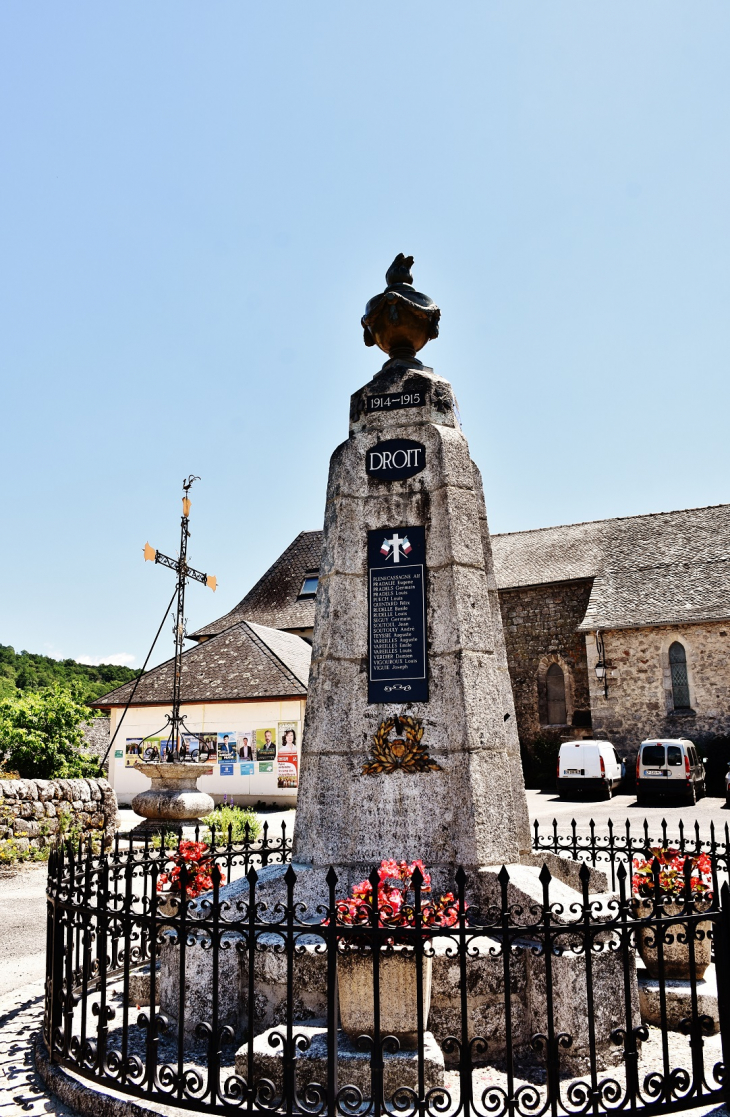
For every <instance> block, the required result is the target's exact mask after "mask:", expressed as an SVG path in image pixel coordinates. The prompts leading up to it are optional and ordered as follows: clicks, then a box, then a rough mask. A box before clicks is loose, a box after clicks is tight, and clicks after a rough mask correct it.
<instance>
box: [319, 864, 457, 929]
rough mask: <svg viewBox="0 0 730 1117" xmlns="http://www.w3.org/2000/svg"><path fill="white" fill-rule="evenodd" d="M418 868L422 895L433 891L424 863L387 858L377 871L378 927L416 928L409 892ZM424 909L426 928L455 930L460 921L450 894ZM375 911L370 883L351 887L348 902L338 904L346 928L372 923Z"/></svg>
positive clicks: (422, 907) (339, 918)
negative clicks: (421, 881) (421, 880)
mask: <svg viewBox="0 0 730 1117" xmlns="http://www.w3.org/2000/svg"><path fill="white" fill-rule="evenodd" d="M416 869H419V870H420V872H421V874H422V877H423V883H422V885H421V893H422V894H423V893H429V892H430V891H431V877H430V875H429V874H428V873H427V872H426V868H425V865H424V864H423V861H412V862H411V863H410V864H409V863H408V862H407V861H395V860H394V859H392V858H390V859H385V860H383V861H381V862H380V867H379V869H378V895H377V906H378V925H379V926H380V927H415V925H416V913H415V909H414V906H413V901H412V900H409V893H410V892H415V889H414V888H413V874H414V873H415V871H416ZM428 899H429V902H428V903H427V904H423V903H422V906H421V924H422V926H424V927H453V926H454V924H455V923H457V922H458V919H459V911H458V905H457V903H456V900H455V898H454V896H453V893H451V892H447V893H446V895H445V896H442V897H441V898H440V899H439V900H436V901H433V900H431V899H430V897H429V898H428ZM372 910H373V890H372V885H371V884H370V881H369V880H362V881H360V883H359V884H355V885H353V886H352V889H351V895H350V896H348V898H347V899H346V900H338V901H337V921H338V923H344V924H345V925H347V926H359V925H365V924H368V923H370V922H371V918H372Z"/></svg>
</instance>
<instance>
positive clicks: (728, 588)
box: [492, 504, 730, 631]
mask: <svg viewBox="0 0 730 1117" xmlns="http://www.w3.org/2000/svg"><path fill="white" fill-rule="evenodd" d="M492 546H493V549H494V563H495V568H496V574H497V584H498V586H499V587H500V589H507V588H513V587H518V586H527V585H540V584H546V583H549V582H560V581H566V580H569V579H574V578H594V579H595V580H594V582H593V587H592V590H591V596H590V600H589V603H588V609H587V611H586V615H585V619H584V621H583V623H582V624H581V625H580V629H581V630H582V631H585V630H588V629H595V628H641V627H642V626H644V625H654V624H678V623H684V624H687V623H690V622H697V621H704V620H724V619H726V618H728V617H730V504H718V505H714V506H711V507H709V508H685V509H682V510H681V511H679V512H656V513H652V514H650V515H646V516H626V517H622V518H621V519H613V520H596V521H594V522H593V523H586V524H566V525H563V526H561V527H550V528H540V529H539V530H537V531H520V532H514V533H512V534H510V535H495V536H493V537H492Z"/></svg>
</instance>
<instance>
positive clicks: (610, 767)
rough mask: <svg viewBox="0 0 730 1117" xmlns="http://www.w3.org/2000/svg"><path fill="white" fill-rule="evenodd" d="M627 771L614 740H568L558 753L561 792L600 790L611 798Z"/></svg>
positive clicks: (566, 793) (573, 792)
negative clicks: (624, 772)
mask: <svg viewBox="0 0 730 1117" xmlns="http://www.w3.org/2000/svg"><path fill="white" fill-rule="evenodd" d="M623 771H624V770H623V764H622V761H621V757H620V756H619V755H618V753H617V752H616V749H615V748H614V747H613V745H612V744H611V742H610V741H564V742H563V743H562V745H561V746H560V753H559V754H558V795H565V796H569V795H577V794H578V793H579V792H583V791H599V792H602V793H603V795H604V796H605V797H606V798H607V799H610V798H611V796H612V795H613V793H614V791H615V790H616V788H617V787H618V786H619V784H620V783H621V779H622V777H623Z"/></svg>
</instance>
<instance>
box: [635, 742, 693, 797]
mask: <svg viewBox="0 0 730 1117" xmlns="http://www.w3.org/2000/svg"><path fill="white" fill-rule="evenodd" d="M703 795H705V769H704V767H703V764H702V761H701V759H700V757H699V756H698V754H697V749H696V748H695V746H694V745H693V744H692V742H691V741H687V740H685V739H684V738H680V739H678V740H667V739H664V740H661V741H659V740H651V741H642V742H641V745H640V746H639V752H638V754H637V757H636V801H637V802H638V803H639V804H640V805H643V804H644V803H647V802H649V800H650V799H654V798H659V797H660V796H663V797H666V798H669V797H672V798H675V799H683V800H684V801H685V802H686V803H696V802H697V800H698V799H701V798H702V796H703Z"/></svg>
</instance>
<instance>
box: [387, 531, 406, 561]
mask: <svg viewBox="0 0 730 1117" xmlns="http://www.w3.org/2000/svg"><path fill="white" fill-rule="evenodd" d="M412 550H413V548H412V547H411V545H410V543H409V542H408V536H407V535H404V536H403V538H402V539H401V537H400V536H399V535H398V532H397V531H396V532H394V533H393V537H392V539H384V540H383V545H382V547H381V548H380V553H381V555H385V556H386V558H387V557H388V555H391V556H392V559H393V562H398V560H399V559H400V556H401V555H409V554H410V553H411V551H412Z"/></svg>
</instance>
